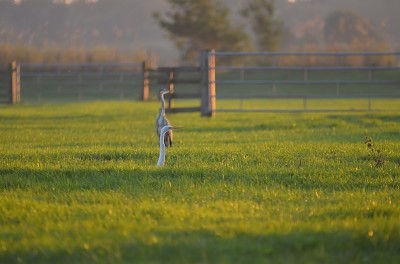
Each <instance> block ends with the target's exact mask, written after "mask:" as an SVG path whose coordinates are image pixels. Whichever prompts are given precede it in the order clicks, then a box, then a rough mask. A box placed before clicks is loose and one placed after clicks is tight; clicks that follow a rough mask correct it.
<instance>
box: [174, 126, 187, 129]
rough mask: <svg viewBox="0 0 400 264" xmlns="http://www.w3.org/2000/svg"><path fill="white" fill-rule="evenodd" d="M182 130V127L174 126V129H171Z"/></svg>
mask: <svg viewBox="0 0 400 264" xmlns="http://www.w3.org/2000/svg"><path fill="white" fill-rule="evenodd" d="M182 128H185V127H184V126H174V127H172V129H182Z"/></svg>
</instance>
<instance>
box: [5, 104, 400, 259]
mask: <svg viewBox="0 0 400 264" xmlns="http://www.w3.org/2000/svg"><path fill="white" fill-rule="evenodd" d="M231 103H232V104H236V102H235V101H232V102H231ZM224 104H226V105H227V106H228V107H229V102H228V101H226V102H224ZM158 109H159V103H156V102H92V103H76V104H31V105H30V104H23V105H16V106H5V105H3V106H0V146H1V148H0V262H1V263H399V262H400V156H399V153H400V141H399V138H400V112H399V111H385V112H366V113H357V112H350V113H217V115H216V117H215V118H213V119H208V118H200V114H199V113H193V114H177V115H169V116H168V118H169V120H170V121H171V123H172V124H174V125H183V126H185V127H186V128H185V129H183V130H179V131H176V132H175V134H174V139H175V142H174V146H173V147H172V148H171V149H168V150H167V155H166V165H165V166H164V167H162V168H157V167H156V166H155V164H156V162H157V158H158V142H157V138H156V133H155V131H154V121H155V116H156V114H157V111H158ZM364 136H370V137H371V138H372V139H373V144H374V147H375V149H379V150H380V153H376V151H375V152H372V151H371V150H369V149H368V148H367V146H366V145H365V144H364ZM382 163H383V164H382Z"/></svg>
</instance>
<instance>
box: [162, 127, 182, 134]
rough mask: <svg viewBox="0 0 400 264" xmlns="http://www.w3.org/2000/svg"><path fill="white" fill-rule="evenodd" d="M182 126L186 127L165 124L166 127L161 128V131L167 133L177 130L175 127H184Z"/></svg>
mask: <svg viewBox="0 0 400 264" xmlns="http://www.w3.org/2000/svg"><path fill="white" fill-rule="evenodd" d="M182 128H184V127H183V126H164V127H163V128H162V129H161V133H165V132H167V131H170V130H175V129H182Z"/></svg>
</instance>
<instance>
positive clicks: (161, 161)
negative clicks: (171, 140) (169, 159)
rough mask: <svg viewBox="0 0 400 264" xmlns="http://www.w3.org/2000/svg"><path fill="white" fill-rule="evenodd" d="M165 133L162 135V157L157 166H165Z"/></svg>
mask: <svg viewBox="0 0 400 264" xmlns="http://www.w3.org/2000/svg"><path fill="white" fill-rule="evenodd" d="M164 135H165V132H164V133H161V134H160V156H159V157H158V162H157V166H158V167H160V166H163V165H164V162H165V145H164Z"/></svg>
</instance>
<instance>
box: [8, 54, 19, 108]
mask: <svg viewBox="0 0 400 264" xmlns="http://www.w3.org/2000/svg"><path fill="white" fill-rule="evenodd" d="M10 71H11V96H10V99H9V103H10V104H17V103H19V102H20V101H21V95H20V94H21V92H20V74H19V65H18V64H17V62H16V61H12V62H11V63H10Z"/></svg>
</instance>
